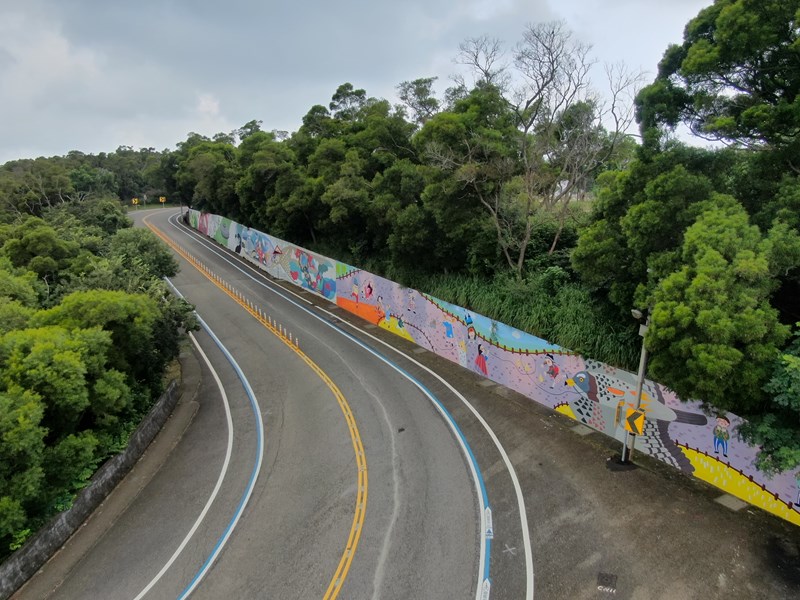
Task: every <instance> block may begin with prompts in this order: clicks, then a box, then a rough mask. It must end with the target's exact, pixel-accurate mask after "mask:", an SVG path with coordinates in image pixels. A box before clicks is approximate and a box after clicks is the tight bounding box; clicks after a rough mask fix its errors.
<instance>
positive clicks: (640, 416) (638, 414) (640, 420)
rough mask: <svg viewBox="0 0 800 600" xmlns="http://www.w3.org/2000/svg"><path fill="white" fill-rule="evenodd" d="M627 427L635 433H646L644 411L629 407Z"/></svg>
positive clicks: (626, 418) (626, 417) (626, 416)
mask: <svg viewBox="0 0 800 600" xmlns="http://www.w3.org/2000/svg"><path fill="white" fill-rule="evenodd" d="M625 429H627V430H628V431H630V432H631V433H632V434H633V435H642V434H643V433H644V411H642V410H636V409H635V408H629V409H628V410H627V412H626V413H625Z"/></svg>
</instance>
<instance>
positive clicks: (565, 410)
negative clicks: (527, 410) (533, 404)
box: [553, 404, 578, 421]
mask: <svg viewBox="0 0 800 600" xmlns="http://www.w3.org/2000/svg"><path fill="white" fill-rule="evenodd" d="M553 410H555V411H556V412H558V413H561V414H562V415H567V416H568V417H569V418H570V419H575V420H576V421H577V420H578V418H577V417H576V416H575V413H574V412H572V408H570V406H569V404H559V405H558V406H556V407H555V408H554V409H553Z"/></svg>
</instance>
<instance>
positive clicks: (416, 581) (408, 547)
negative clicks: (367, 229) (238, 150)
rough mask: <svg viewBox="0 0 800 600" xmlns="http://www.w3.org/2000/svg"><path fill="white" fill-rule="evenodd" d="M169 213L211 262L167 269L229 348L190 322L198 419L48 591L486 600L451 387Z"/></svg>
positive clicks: (174, 234)
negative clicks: (448, 413) (198, 383)
mask: <svg viewBox="0 0 800 600" xmlns="http://www.w3.org/2000/svg"><path fill="white" fill-rule="evenodd" d="M170 215H172V216H173V217H174V213H173V212H172V211H168V210H164V211H156V212H154V213H150V214H149V215H148V220H149V223H148V224H149V225H150V226H152V227H153V228H156V229H158V230H160V232H161V234H162V235H166V236H168V237H169V238H172V239H173V240H174V241H175V242H177V243H178V244H180V246H182V247H183V248H185V251H186V252H188V253H190V254H191V255H193V256H194V257H197V261H202V263H203V264H204V265H205V266H204V269H205V272H203V271H201V270H199V269H198V268H197V264H193V263H191V262H189V261H187V260H186V259H185V258H184V257H181V258H180V261H181V270H180V273H179V275H178V276H176V277H175V278H174V279H173V284H174V286H175V288H176V289H177V290H178V292H179V293H181V294H183V295H184V296H185V297H186V298H187V299H188V300H189V301H190V302H192V303H193V304H194V305H195V306H196V308H197V312H198V314H199V315H200V316H201V317H202V319H203V320H204V322H205V323H206V324H207V326H208V328H209V329H210V331H211V332H213V333H214V334H215V335H216V336H217V337H218V339H219V341H220V343H221V345H222V346H223V347H224V349H223V347H219V346H218V345H217V344H215V343H214V341H213V340H212V339H211V336H210V335H209V333H208V332H206V331H200V332H198V333H197V334H196V338H197V342H198V345H199V348H201V349H202V350H198V352H202V353H204V354H205V355H207V357H208V360H209V364H207V365H205V366H204V369H206V370H207V372H206V374H205V375H204V377H203V380H204V388H203V390H202V391H201V394H200V395H199V398H200V409H199V412H198V414H197V416H196V417H195V420H194V422H193V423H192V425H191V426H190V427H189V428H188V430H187V432H186V434H185V435H184V437H183V438H182V439H181V441H180V443H179V444H178V445H177V447H176V448H175V450H174V451H173V452H172V454H171V456H170V457H169V460H168V461H167V462H166V464H165V465H164V467H163V468H162V469H161V470H160V471H159V472H158V473H157V474H156V475H155V477H154V478H153V480H152V481H151V482H150V484H149V485H148V486H147V487H146V488H145V489H144V491H143V492H142V493H141V494H140V496H139V497H138V498H137V499H136V500H135V501H134V502H133V503H132V505H131V506H130V507H129V509H128V510H127V511H126V512H125V513H124V514H123V516H122V517H121V518H120V519H119V520H118V521H117V522H116V523H115V524H114V526H113V528H112V529H111V530H110V531H109V532H108V533H107V534H106V535H104V536H103V537H102V538H101V539H100V540H99V541H98V543H97V544H96V545H95V546H94V547H93V548H92V549H91V551H90V552H89V553H88V554H87V555H86V556H85V557H84V558H83V559H82V560H81V562H80V563H79V565H78V566H77V567H76V568H75V569H73V571H72V572H71V573H70V574H69V576H68V577H67V578H66V579H65V580H64V581H63V583H61V584H60V585H59V587H58V588H57V589H56V590H55V594H53V597H57V598H76V599H78V598H81V599H83V598H108V599H112V598H126V599H129V598H179V597H185V596H186V595H188V593H189V592H192V597H193V598H209V599H211V598H214V599H217V598H223V597H231V598H281V599H284V598H334V597H342V598H398V599H400V598H470V597H472V598H480V597H481V595H482V593H483V588H484V586H486V583H485V582H484V576H485V574H486V573H487V572H488V570H489V567H490V563H489V558H490V555H489V554H487V553H486V552H485V550H486V549H488V547H489V545H490V542H487V541H486V540H485V536H484V532H483V530H482V528H483V527H485V526H486V524H487V523H486V514H485V512H484V511H483V510H482V508H483V506H484V505H485V504H486V500H487V498H488V496H487V492H486V490H485V489H484V488H483V482H482V478H481V475H480V469H478V468H476V467H475V465H476V464H477V461H476V458H475V456H474V455H473V453H472V450H471V449H470V448H469V447H468V446H467V444H466V443H464V439H463V434H462V433H461V432H460V430H458V428H457V427H456V426H455V425H453V424H452V423H451V421H450V419H449V417H448V418H444V417H443V416H442V412H443V411H444V409H443V408H442V406H441V405H440V404H439V403H440V402H441V400H440V398H442V397H443V396H447V401H448V403H449V404H450V405H451V406H458V402H459V401H458V399H457V398H456V397H455V396H454V395H453V393H452V391H451V390H449V389H448V388H447V387H445V386H444V385H443V384H442V383H441V382H440V381H439V380H437V379H435V378H434V377H432V376H431V375H430V374H429V373H428V372H426V371H425V370H423V369H421V368H419V367H418V366H417V365H415V364H414V361H408V360H404V359H403V358H401V357H398V356H391V357H389V356H384V355H383V354H381V352H385V351H381V350H376V349H373V348H371V347H370V344H368V343H365V342H363V341H360V340H357V339H356V338H355V337H354V336H353V335H352V334H350V333H347V332H344V331H343V330H342V329H341V328H340V327H339V326H338V324H337V323H336V321H338V319H337V318H336V317H335V316H332V315H331V314H330V313H329V312H328V311H320V310H319V309H318V308H315V307H313V306H311V305H310V304H307V302H306V301H304V300H303V299H302V298H301V297H298V296H297V295H295V294H293V293H289V290H286V289H284V288H283V287H281V286H279V285H276V284H275V283H274V282H271V281H269V279H268V278H266V277H264V276H262V275H260V274H257V273H255V272H253V271H252V270H251V269H250V268H249V267H248V266H247V265H245V264H244V263H243V262H242V261H241V259H239V258H238V257H236V256H235V255H232V254H230V253H226V252H225V251H223V250H222V249H219V248H215V247H213V244H211V243H210V242H209V241H208V240H204V239H202V237H201V236H198V235H196V234H194V233H193V232H190V231H187V230H186V229H184V228H182V227H181V226H177V225H176V224H175V222H174V221H175V219H174V218H173V222H172V223H170V222H168V217H169V216H170ZM137 216H138V217H141V216H143V215H142V214H141V213H139V214H138V215H137ZM212 272H213V273H214V276H213V278H210V277H209V276H208V273H212ZM276 292H277V293H276ZM318 300H320V303H322V304H326V305H327V304H328V303H327V302H325V301H324V300H321V299H318ZM247 307H250V310H249V311H248V310H246V308H247ZM327 308H328V309H332V308H333V306H332V305H328V306H327ZM309 310H311V311H318V312H319V314H318V317H319V318H313V317H312V316H311V315H309V313H308V311H309ZM253 313H255V316H254V314H253ZM259 313H260V314H263V315H265V316H266V315H268V317H266V318H265V319H264V321H265V322H263V323H262V322H261V320H260V319H259V318H257V317H258V315H259ZM273 323H274V324H275V326H272V325H271V324H273ZM276 327H277V328H278V329H277V331H280V332H284V331H285V332H286V333H287V336H286V337H288V334H289V333H290V334H291V336H292V340H293V341H292V342H291V343H287V339H286V337H284V336H282V335H276ZM294 340H299V344H295V343H294ZM367 341H369V340H367ZM296 345H299V350H298V348H295V347H293V346H296ZM372 345H375V344H374V343H372ZM226 352H227V353H228V354H229V355H230V357H231V358H232V359H233V360H234V361H235V363H236V364H238V368H239V369H240V370H241V374H242V375H243V377H244V378H245V379H246V380H247V381H248V382H249V385H250V386H251V388H252V394H250V395H248V393H247V390H246V389H245V385H243V383H242V379H241V378H240V377H239V375H238V374H237V372H236V366H234V364H232V363H231V362H229V360H228V359H227V358H226V356H225V353H226ZM211 365H213V367H211ZM211 369H214V370H215V371H216V373H212V371H211ZM215 378H218V379H219V384H220V385H216V383H215V381H214V380H215ZM431 390H435V391H431ZM226 411H227V412H229V413H230V419H228V417H227V416H226ZM440 411H442V412H440ZM259 421H263V455H262V449H261V444H260V441H259V438H260V435H261V434H260V432H259ZM463 422H464V421H463V418H462V423H463ZM467 422H468V423H469V422H470V421H469V420H468V421H467ZM484 435H485V434H484ZM220 482H221V483H220ZM210 498H213V500H210ZM201 515H202V517H203V518H202V521H200V522H198V517H199V516H201ZM517 523H518V524H517V527H518V528H519V527H520V525H519V523H520V521H517ZM190 532H191V536H190V537H187V534H188V533H190ZM178 551H179V552H178ZM214 558H215V560H214ZM496 562H497V561H496ZM502 562H503V561H500V564H499V566H498V565H492V567H493V568H492V570H491V577H492V582H493V584H494V585H495V587H496V586H498V585H499V586H500V588H501V589H505V590H506V591H513V593H512V594H511V595H510V596H507V597H518V598H524V597H525V586H526V578H525V577H524V570H523V577H521V578H520V577H519V576H518V575H519V574H518V573H515V572H514V570H513V569H508V568H503V565H502ZM204 567H205V568H204ZM111 573H113V576H110V574H111ZM194 586H196V588H195V587H194ZM492 597H495V594H494V593H493V594H492Z"/></svg>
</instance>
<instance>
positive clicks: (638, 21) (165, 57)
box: [0, 0, 712, 163]
mask: <svg viewBox="0 0 800 600" xmlns="http://www.w3.org/2000/svg"><path fill="white" fill-rule="evenodd" d="M711 1H712V0H462V1H456V0H450V1H447V0H393V1H391V2H388V1H385V0H371V1H368V0H339V1H338V2H332V1H330V0H327V1H324V2H322V1H319V0H312V1H308V0H295V1H293V2H291V1H286V0H284V1H281V2H277V1H275V0H132V1H122V0H120V1H114V0H24V1H23V0H0V110H2V116H1V117H0V163H3V162H5V161H8V160H12V159H15V158H26V157H35V156H51V155H56V154H59V155H60V154H65V153H67V152H68V151H70V150H73V149H75V150H81V151H83V152H87V153H88V152H92V153H96V152H100V151H113V150H115V149H116V148H117V147H118V146H120V145H127V146H134V147H136V148H139V147H154V148H156V149H159V150H161V149H164V148H173V147H174V146H175V144H176V143H177V142H179V141H181V140H183V139H185V138H186V134H187V133H189V132H190V131H196V132H198V133H202V134H205V135H209V136H211V135H213V134H214V133H217V132H220V131H223V132H229V131H231V130H233V129H235V128H236V127H239V126H241V125H243V124H244V123H246V122H247V121H250V120H251V119H260V120H262V121H263V125H262V127H263V129H265V130H272V129H283V130H287V131H295V130H296V129H297V128H298V127H299V125H300V123H301V119H302V117H303V115H304V114H306V113H307V112H308V109H309V108H311V106H313V105H314V104H322V105H325V106H327V104H328V102H329V101H330V98H331V95H332V94H333V92H334V91H335V90H336V88H337V87H338V86H339V85H340V84H341V83H344V82H351V83H352V84H353V85H354V86H355V87H357V88H364V89H365V90H366V91H367V94H368V95H369V96H371V97H378V98H386V99H388V100H390V101H392V102H393V103H394V102H396V95H395V86H396V85H397V84H398V83H400V82H401V81H405V80H412V79H416V78H419V77H431V76H438V77H439V80H438V82H437V91H438V92H440V93H441V92H443V91H444V89H445V88H446V87H447V86H448V83H449V82H448V77H449V76H450V75H452V74H453V73H455V72H457V70H458V67H457V66H456V65H455V64H454V63H453V58H454V57H455V56H456V54H457V52H458V44H459V42H461V41H463V40H464V39H466V38H469V37H476V36H479V35H483V34H487V35H489V36H492V37H496V38H499V39H501V40H503V41H504V42H505V43H506V45H507V46H508V47H511V46H513V45H514V44H515V43H516V42H517V41H519V39H520V38H521V35H522V31H523V29H524V27H525V25H526V24H529V23H536V22H543V21H551V20H555V19H563V20H565V21H566V22H567V24H568V26H569V27H570V28H571V29H572V30H573V31H574V32H575V34H576V35H577V36H578V37H579V38H580V39H581V40H582V41H584V42H587V43H589V44H592V45H593V47H594V49H593V54H594V56H595V57H596V58H597V59H598V60H600V61H603V62H619V61H624V62H625V63H627V64H628V65H629V66H631V67H633V68H635V69H641V70H644V71H647V72H648V76H647V80H648V81H650V80H651V79H652V78H653V76H654V74H655V70H656V67H657V64H658V61H659V59H660V58H661V55H662V54H663V52H664V50H665V49H666V48H667V46H668V45H669V44H670V43H680V41H681V38H682V32H683V28H684V26H685V24H686V22H687V21H688V20H689V19H690V18H692V17H693V16H695V15H696V14H697V12H698V11H699V10H700V9H701V8H703V7H704V6H707V5H709V4H711Z"/></svg>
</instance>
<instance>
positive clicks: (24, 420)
mask: <svg viewBox="0 0 800 600" xmlns="http://www.w3.org/2000/svg"><path fill="white" fill-rule="evenodd" d="M43 414H44V406H43V404H42V402H41V398H40V397H39V396H37V395H36V394H35V393H33V392H31V391H28V390H23V389H22V388H20V387H19V386H12V387H11V388H10V389H8V390H5V391H0V540H2V545H3V548H2V549H3V550H5V548H7V547H8V543H9V542H10V541H11V539H12V536H13V534H14V533H15V532H16V531H19V530H21V529H22V528H23V527H24V526H25V523H26V522H27V518H28V514H27V511H26V509H25V505H26V504H27V503H28V502H30V501H32V500H34V499H35V498H36V497H37V496H38V494H39V493H40V491H41V488H42V485H43V483H44V470H43V468H42V457H43V454H44V448H45V444H44V438H45V435H46V434H47V430H46V429H45V428H44V427H42V426H41V424H40V423H41V420H42V416H43Z"/></svg>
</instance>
